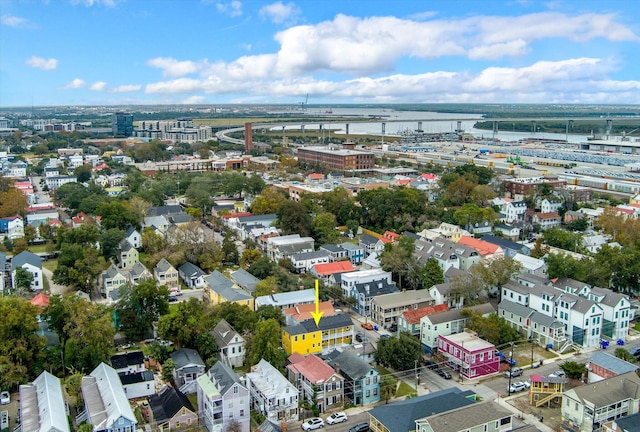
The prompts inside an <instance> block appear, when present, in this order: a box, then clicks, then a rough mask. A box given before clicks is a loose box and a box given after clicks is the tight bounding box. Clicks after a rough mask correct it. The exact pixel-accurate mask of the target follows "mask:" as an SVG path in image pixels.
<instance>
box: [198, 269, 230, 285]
mask: <svg viewBox="0 0 640 432" xmlns="http://www.w3.org/2000/svg"><path fill="white" fill-rule="evenodd" d="M204 280H205V282H207V284H209V286H210V287H211V289H214V290H218V288H219V287H221V288H232V287H233V282H232V281H231V280H230V279H228V278H227V277H226V276H225V275H223V274H222V273H220V272H219V271H218V270H215V271H214V272H213V273H211V274H210V275H209V276H207V277H206V278H204Z"/></svg>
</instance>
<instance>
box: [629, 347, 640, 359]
mask: <svg viewBox="0 0 640 432" xmlns="http://www.w3.org/2000/svg"><path fill="white" fill-rule="evenodd" d="M629 352H630V353H631V355H632V356H634V357H635V356H637V355H640V347H634V348H629Z"/></svg>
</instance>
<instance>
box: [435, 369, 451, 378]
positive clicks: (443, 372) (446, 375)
mask: <svg viewBox="0 0 640 432" xmlns="http://www.w3.org/2000/svg"><path fill="white" fill-rule="evenodd" d="M434 371H435V373H437V374H438V375H440V376H441V377H442V378H444V379H451V374H450V373H449V372H447V371H446V370H443V369H440V368H436V369H434Z"/></svg>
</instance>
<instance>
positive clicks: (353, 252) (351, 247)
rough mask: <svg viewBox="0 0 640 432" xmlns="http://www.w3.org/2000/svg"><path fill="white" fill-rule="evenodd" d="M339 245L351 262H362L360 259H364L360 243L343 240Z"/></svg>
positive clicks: (356, 263)
mask: <svg viewBox="0 0 640 432" xmlns="http://www.w3.org/2000/svg"><path fill="white" fill-rule="evenodd" d="M340 247H341V248H342V249H344V250H345V251H346V253H347V255H346V256H347V258H348V259H349V261H351V264H353V265H358V264H362V261H363V260H364V249H363V248H362V247H361V246H360V245H356V244H353V243H346V242H345V243H341V244H340Z"/></svg>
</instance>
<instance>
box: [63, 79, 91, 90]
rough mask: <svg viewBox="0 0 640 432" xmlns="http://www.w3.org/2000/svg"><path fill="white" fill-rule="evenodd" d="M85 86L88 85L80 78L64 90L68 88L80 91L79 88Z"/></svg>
mask: <svg viewBox="0 0 640 432" xmlns="http://www.w3.org/2000/svg"><path fill="white" fill-rule="evenodd" d="M85 84H86V83H85V82H84V80H81V79H80V78H75V79H74V80H73V81H71V82H70V83H69V84H67V85H66V86H64V88H66V89H79V88H82V87H84V86H85Z"/></svg>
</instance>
